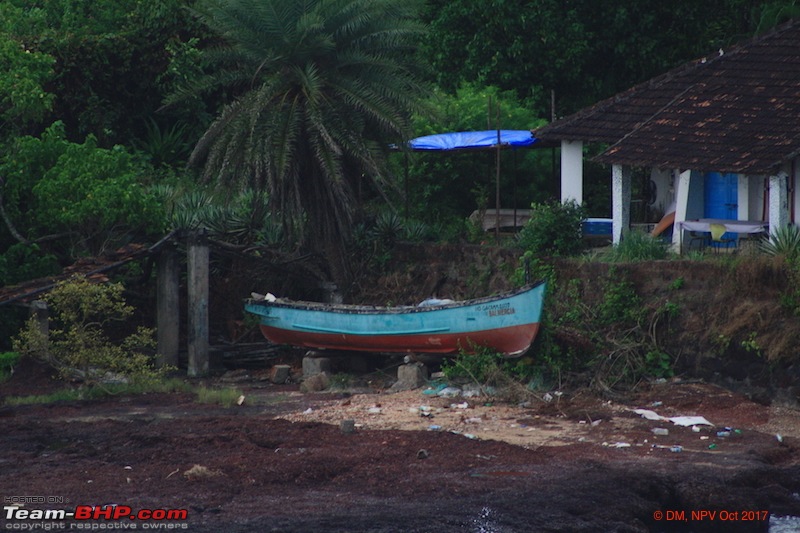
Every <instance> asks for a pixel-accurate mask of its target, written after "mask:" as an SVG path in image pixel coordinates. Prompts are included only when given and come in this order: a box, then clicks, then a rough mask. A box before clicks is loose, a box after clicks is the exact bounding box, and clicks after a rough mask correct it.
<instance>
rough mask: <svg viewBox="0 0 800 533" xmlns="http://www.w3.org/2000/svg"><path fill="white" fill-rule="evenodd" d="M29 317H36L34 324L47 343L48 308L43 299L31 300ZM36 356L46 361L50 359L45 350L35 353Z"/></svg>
mask: <svg viewBox="0 0 800 533" xmlns="http://www.w3.org/2000/svg"><path fill="white" fill-rule="evenodd" d="M30 311H31V317H34V318H35V319H36V324H37V326H38V327H39V332H40V333H41V334H42V338H44V339H45V341H46V342H47V343H48V346H49V341H50V310H49V309H48V307H47V302H45V301H44V300H34V301H32V302H31V308H30ZM36 357H41V358H43V359H45V360H47V361H49V360H50V354H49V353H47V351H45V353H37V354H36Z"/></svg>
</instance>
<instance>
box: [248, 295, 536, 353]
mask: <svg viewBox="0 0 800 533" xmlns="http://www.w3.org/2000/svg"><path fill="white" fill-rule="evenodd" d="M544 294H545V283H544V282H539V283H537V284H534V285H529V286H526V287H523V288H522V289H519V290H516V291H513V292H508V293H505V294H500V295H497V296H489V297H486V298H479V299H475V300H467V301H463V302H453V303H445V304H440V305H426V306H402V307H374V306H363V305H342V304H322V303H315V302H300V301H291V300H284V299H277V300H275V301H267V300H261V299H249V300H247V301H246V303H245V310H246V311H248V312H249V313H253V314H254V315H256V316H258V317H259V321H260V323H259V325H260V329H261V332H262V334H263V335H264V337H265V338H266V339H267V340H269V341H270V342H272V343H274V344H287V345H293V346H301V347H306V348H314V349H330V350H345V351H364V352H376V353H420V354H452V353H458V352H465V353H474V351H475V350H477V349H479V348H481V347H485V348H489V349H492V350H495V351H497V352H499V353H502V354H504V355H506V356H517V355H521V354H523V353H524V352H526V351H527V350H528V348H530V346H531V344H532V343H533V340H534V339H535V338H536V334H537V332H538V331H539V323H540V319H541V314H542V305H543V302H544Z"/></svg>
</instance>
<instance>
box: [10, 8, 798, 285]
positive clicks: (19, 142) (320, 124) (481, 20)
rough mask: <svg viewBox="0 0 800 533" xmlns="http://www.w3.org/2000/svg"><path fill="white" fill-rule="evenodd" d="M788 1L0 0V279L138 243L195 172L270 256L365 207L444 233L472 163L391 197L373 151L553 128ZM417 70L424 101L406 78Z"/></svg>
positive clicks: (476, 169)
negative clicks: (382, 207)
mask: <svg viewBox="0 0 800 533" xmlns="http://www.w3.org/2000/svg"><path fill="white" fill-rule="evenodd" d="M398 4H401V5H398ZM798 9H800V7H799V6H798V2H797V0H771V1H764V0H708V1H706V2H697V1H696V0H671V1H670V2H663V1H659V0H638V1H636V2H631V1H630V0H607V1H606V2H595V1H590V0H536V1H525V2H523V1H521V0H487V1H485V2H473V1H471V0H447V1H444V0H425V1H423V0H414V1H412V2H401V3H398V2H391V1H389V0H378V1H367V0H301V1H294V0H293V1H288V0H264V1H256V0H225V1H223V0H208V1H203V2H199V0H119V1H115V2H87V1H85V0H5V1H3V2H0V74H1V75H0V215H2V218H3V222H4V223H3V224H0V280H2V282H3V283H12V282H14V281H16V280H19V279H22V278H24V277H25V275H26V269H25V268H20V265H19V264H18V263H19V262H20V261H23V262H24V263H25V264H29V265H31V268H30V269H29V270H28V271H27V272H29V273H30V275H33V274H34V272H35V273H37V274H38V273H41V272H43V270H46V269H47V268H51V267H52V266H53V265H54V264H55V263H54V261H53V259H54V254H55V255H56V256H58V258H59V259H60V260H61V261H68V260H70V259H72V258H73V257H74V256H76V255H81V254H86V253H95V252H97V251H99V250H101V249H102V248H103V247H104V246H107V245H111V244H112V243H114V242H124V241H125V240H126V239H130V238H134V237H135V238H137V239H139V238H142V239H155V238H158V237H160V236H161V235H162V234H163V233H162V232H163V231H164V230H165V225H164V224H165V221H169V220H173V219H174V217H173V215H174V213H170V212H168V207H166V206H163V205H162V206H159V203H158V202H157V201H156V200H155V198H156V197H155V196H154V195H153V194H152V189H153V187H156V186H158V187H165V188H169V187H173V186H175V185H176V184H178V183H180V184H181V185H180V187H176V188H174V190H182V191H188V193H189V194H191V193H192V192H193V191H192V189H193V188H197V187H198V184H197V180H196V177H197V176H196V174H195V172H196V173H197V174H199V175H200V176H202V177H203V178H204V180H205V181H208V182H211V183H217V184H221V185H222V186H223V190H225V191H226V192H228V193H233V192H234V191H242V190H245V189H250V188H256V189H260V190H263V191H264V192H265V193H266V197H265V196H263V195H261V194H256V193H253V192H246V193H245V194H242V195H233V196H236V198H237V200H236V201H237V202H239V203H240V202H241V201H242V199H243V198H252V199H253V200H252V202H253V203H252V206H251V208H249V209H245V210H243V211H242V212H249V213H260V214H259V216H261V217H262V218H261V219H259V220H260V221H259V222H258V223H253V221H250V223H251V226H252V227H259V228H262V229H261V234H265V232H264V231H263V228H264V227H266V226H265V224H266V223H265V222H264V220H267V219H266V218H263V216H262V215H263V209H262V207H258V206H262V205H264V204H263V202H265V201H266V202H267V204H266V205H268V206H269V207H270V208H271V209H272V210H273V211H274V214H275V215H277V216H274V217H272V218H270V219H269V223H268V224H267V226H269V227H270V228H273V229H270V233H271V234H272V235H273V236H272V237H271V238H270V242H273V243H277V242H279V241H280V242H281V243H285V244H288V245H289V246H295V247H297V246H298V245H307V244H308V243H317V248H318V249H319V243H320V242H329V243H330V242H336V241H337V240H339V239H340V238H342V237H343V236H346V234H347V232H348V231H349V229H350V227H351V225H352V223H353V221H354V220H355V218H356V216H357V215H356V213H357V210H358V208H359V207H361V206H363V205H364V203H365V202H370V201H371V202H373V204H372V205H373V206H374V205H376V204H382V203H384V199H385V198H388V199H391V200H392V201H393V203H394V204H395V205H396V206H403V205H410V206H411V209H412V211H415V212H414V213H412V215H414V216H417V217H419V218H425V219H427V221H428V222H434V223H440V222H443V220H442V219H449V220H452V221H456V222H458V221H461V222H463V218H464V217H466V216H467V215H468V214H469V212H470V211H471V210H472V209H474V208H475V207H478V206H479V204H480V203H481V201H482V200H481V199H482V198H483V197H485V196H486V195H487V192H486V190H485V189H486V188H487V187H488V186H489V185H490V179H489V176H490V175H491V171H490V170H489V166H490V164H489V163H488V162H478V163H475V162H474V161H469V162H462V161H436V162H432V161H430V160H422V159H412V160H411V161H410V162H409V164H408V166H407V167H405V168H408V172H409V174H408V176H409V180H410V183H411V184H412V185H413V186H412V187H410V188H409V189H408V191H409V193H410V196H409V197H406V196H405V195H404V189H403V185H404V180H405V176H406V170H405V168H403V165H404V162H403V161H402V158H398V157H397V156H389V161H390V162H393V163H394V165H395V166H394V167H393V170H394V172H390V170H391V169H390V168H388V167H386V161H387V154H386V147H387V146H389V145H390V144H391V143H397V142H399V141H401V140H403V139H407V138H410V137H415V136H419V135H423V134H426V133H439V132H443V131H447V130H450V131H452V130H456V129H478V128H480V129H483V128H484V127H485V126H489V127H494V126H495V125H496V124H492V123H491V121H484V118H485V117H486V116H487V114H486V113H487V106H488V102H487V95H491V96H492V98H493V101H494V102H495V103H498V102H499V103H500V104H501V109H502V110H504V113H506V114H505V115H503V116H502V120H501V123H500V125H501V126H502V127H510V128H515V129H526V128H533V127H536V126H537V125H539V124H540V123H541V121H543V120H549V119H550V118H551V103H552V102H551V94H555V111H556V115H564V114H567V113H569V112H571V111H574V110H576V109H579V108H580V107H582V106H585V105H589V104H592V103H594V102H596V101H598V100H599V99H601V98H604V97H607V96H609V95H611V94H613V93H615V92H617V91H620V90H623V89H625V88H627V87H630V86H631V85H633V84H635V83H637V82H640V81H643V80H645V79H647V78H649V77H651V76H654V75H657V74H659V73H661V72H664V71H666V70H667V69H669V68H671V67H674V66H676V65H679V64H681V63H682V62H685V61H687V60H690V59H694V58H696V57H698V56H700V55H704V54H708V53H710V52H713V51H714V50H716V49H718V48H724V47H727V46H730V45H731V44H732V43H734V42H736V41H739V40H742V39H744V38H747V37H750V36H751V35H754V34H755V33H757V32H763V31H766V30H768V29H769V28H770V27H772V26H774V25H775V24H778V23H780V22H783V21H784V20H786V19H787V18H788V17H792V16H798V15H800V11H798ZM198 13H199V14H200V17H197V16H196V15H197V14H198ZM424 27H427V28H428V29H429V30H430V31H428V32H422V29H423V28H424ZM415 50H417V51H416V52H415ZM426 72H427V73H428V74H426V75H425V77H426V79H427V80H429V81H430V82H432V84H433V85H434V86H435V91H434V95H433V96H431V93H429V92H428V91H427V90H426V88H424V87H423V86H422V84H420V83H419V75H420V73H426ZM187 87H191V88H193V89H195V91H194V92H191V93H189V92H186V91H185V90H184V89H186V88H187ZM175 95H178V96H177V97H175ZM418 101H422V102H423V103H424V104H425V105H424V106H423V107H422V108H418V107H416V103H417V102H418ZM167 104H168V105H167ZM422 109H425V112H424V113H423V111H422ZM215 119H216V120H215ZM53 124H57V126H53ZM198 140H200V142H199V144H198ZM195 146H196V149H195V151H194V155H193V156H192V157H191V162H192V163H195V164H196V170H187V166H186V165H187V162H189V159H190V153H191V148H192V147H195ZM550 162H551V161H549V160H548V159H547V158H546V157H542V156H540V155H539V156H537V155H530V154H529V155H526V156H525V158H524V160H523V161H521V162H520V164H521V168H522V167H524V170H523V173H522V175H523V179H520V180H519V181H518V183H520V184H522V183H524V184H525V185H524V187H523V189H521V190H520V191H519V193H518V194H517V193H511V198H509V197H508V196H506V197H504V198H503V200H502V201H503V202H504V203H505V202H508V201H511V200H513V199H524V201H525V202H528V201H539V202H541V201H544V200H546V198H542V196H541V195H548V194H549V195H553V194H555V193H556V191H555V190H554V189H552V188H550V186H551V185H552V183H551V182H547V179H546V178H547V177H549V175H550V172H551V171H552V169H551V168H549V163H550ZM482 167H483V168H486V170H485V171H484V170H483V168H482ZM504 168H506V169H510V168H512V164H511V163H509V164H506V165H505V166H504ZM466 176H471V178H470V179H469V180H466V179H465V177H466ZM507 176H508V174H506V173H505V172H504V178H503V179H504V180H508V177H507ZM531 176H533V178H532V179H529V178H530V177H531ZM508 185H509V183H508V181H505V182H504V187H503V190H504V191H508V190H511V189H510V187H509V186H508ZM591 186H592V184H588V187H589V188H591ZM382 194H383V195H385V196H382ZM504 194H505V193H504ZM170 205H172V204H170ZM175 205H192V204H191V202H184V203H178V204H175ZM236 205H237V206H239V207H237V208H236V209H241V206H240V205H239V204H238V203H237V204H236ZM159 208H160V209H161V211H160V212H155V211H158V210H159ZM154 210H155V211H154ZM212 211H213V210H212ZM212 211H209V212H212ZM237 212H238V211H237ZM170 217H173V218H170ZM186 218H187V220H195V219H198V217H197V216H194V217H193V216H187V217H186ZM204 220H205V219H204ZM280 222H282V226H283V228H282V229H281V230H280V231H276V230H274V228H275V227H276V224H277V223H280ZM245 225H246V224H245ZM277 225H278V226H280V225H281V224H277ZM455 226H458V224H454V227H455ZM303 230H307V231H303ZM58 235H63V236H64V237H63V238H60V239H59V238H54V236H58ZM440 235H448V236H451V237H452V236H454V233H452V232H444V233H440ZM278 236H279V237H280V238H278ZM309 237H310V238H309ZM257 238H258V237H250V238H242V242H255V240H257ZM36 242H38V243H39V245H38V246H35V245H34V244H33V243H36ZM19 258H23V259H19ZM12 267H13V268H12ZM12 270H13V275H11V274H12Z"/></svg>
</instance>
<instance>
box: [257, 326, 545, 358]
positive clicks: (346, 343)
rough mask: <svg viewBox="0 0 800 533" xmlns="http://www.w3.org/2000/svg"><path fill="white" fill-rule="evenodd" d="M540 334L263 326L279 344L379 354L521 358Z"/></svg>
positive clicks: (531, 330) (522, 329)
mask: <svg viewBox="0 0 800 533" xmlns="http://www.w3.org/2000/svg"><path fill="white" fill-rule="evenodd" d="M538 331H539V324H538V323H535V324H523V325H517V326H510V327H505V328H500V329H489V330H483V331H473V332H465V333H436V334H413V335H351V334H342V333H318V332H308V331H305V332H299V331H290V330H285V329H278V328H273V327H270V326H266V325H263V324H262V325H261V333H263V335H264V337H266V338H267V339H268V340H269V341H270V342H273V343H275V344H290V345H294V346H303V347H306V348H322V349H330V350H343V351H363V352H378V353H436V354H451V353H458V352H461V351H463V352H465V353H474V349H475V348H476V347H484V346H491V347H492V349H493V350H496V351H498V352H500V353H503V354H507V355H517V354H521V353H522V352H524V351H526V350H527V349H528V348H529V347H530V345H531V343H532V342H533V339H534V338H535V337H536V333H537V332H538Z"/></svg>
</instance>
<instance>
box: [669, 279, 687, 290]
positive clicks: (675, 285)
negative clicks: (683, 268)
mask: <svg viewBox="0 0 800 533" xmlns="http://www.w3.org/2000/svg"><path fill="white" fill-rule="evenodd" d="M685 284H686V280H685V279H683V276H678V277H677V278H675V279H674V280H672V282H670V284H669V290H671V291H679V290H681V289H682V288H683V286H684V285H685Z"/></svg>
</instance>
